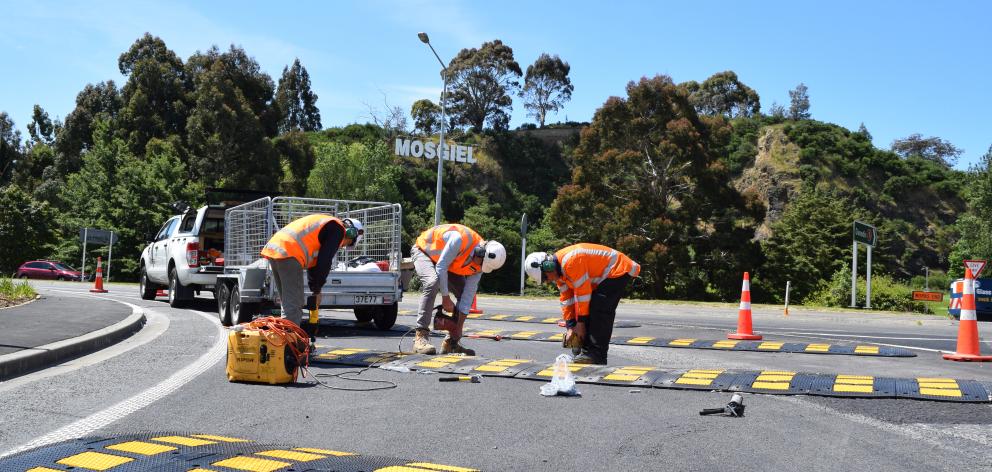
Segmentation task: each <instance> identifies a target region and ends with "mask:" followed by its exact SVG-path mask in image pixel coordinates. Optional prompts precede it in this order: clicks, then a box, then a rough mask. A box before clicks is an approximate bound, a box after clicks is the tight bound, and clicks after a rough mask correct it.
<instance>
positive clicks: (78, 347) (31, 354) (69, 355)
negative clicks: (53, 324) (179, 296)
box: [0, 308, 145, 381]
mask: <svg viewBox="0 0 992 472" xmlns="http://www.w3.org/2000/svg"><path fill="white" fill-rule="evenodd" d="M144 325H145V314H144V312H142V311H141V310H140V309H137V308H131V315H130V316H128V317H127V318H124V319H123V320H121V321H118V322H117V323H114V324H112V325H110V326H107V327H106V328H101V329H98V330H96V331H91V332H89V333H86V334H84V335H82V336H77V337H74V338H69V339H63V340H61V341H56V342H53V343H49V344H45V345H43V346H36V347H33V348H28V349H24V350H22V351H18V352H14V353H10V354H5V355H2V356H0V381H4V380H8V379H11V378H14V377H18V376H21V375H24V374H28V373H31V372H34V371H36V370H41V369H43V368H45V367H50V366H53V365H57V364H61V363H63V362H66V361H68V360H71V359H74V358H76V357H80V356H83V355H86V354H89V353H92V352H95V351H99V350H100V349H103V348H105V347H107V346H110V345H113V344H116V343H118V342H120V341H123V340H124V339H126V338H127V337H129V336H131V335H132V334H134V333H135V332H137V331H138V330H140V329H141V327H142V326H144Z"/></svg>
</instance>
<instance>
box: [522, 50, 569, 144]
mask: <svg viewBox="0 0 992 472" xmlns="http://www.w3.org/2000/svg"><path fill="white" fill-rule="evenodd" d="M570 70H571V66H569V65H568V63H567V62H565V61H562V60H561V58H559V57H558V55H557V54H556V55H554V56H551V55H548V54H547V53H543V54H541V56H540V57H538V58H537V60H536V61H534V63H533V64H531V65H529V66H527V75H526V76H525V78H524V87H523V90H521V91H520V96H521V97H523V99H524V108H526V109H527V110H530V113H528V114H529V115H530V116H533V117H535V118H537V121H538V123H539V124H540V125H541V127H542V128H543V127H544V121H545V119H546V118H547V116H548V112H557V111H558V110H560V109H561V108H562V107H563V106H565V102H567V101H569V100H571V99H572V91H573V90H575V87H573V86H572V80H571V79H569V78H568V72H569V71H570Z"/></svg>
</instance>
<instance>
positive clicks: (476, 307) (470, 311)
mask: <svg viewBox="0 0 992 472" xmlns="http://www.w3.org/2000/svg"><path fill="white" fill-rule="evenodd" d="M478 299H479V297H472V308H469V309H468V312H469V313H472V314H476V313H483V311H482V310H480V309H479V307H478V305H476V304H475V302H476V301H478Z"/></svg>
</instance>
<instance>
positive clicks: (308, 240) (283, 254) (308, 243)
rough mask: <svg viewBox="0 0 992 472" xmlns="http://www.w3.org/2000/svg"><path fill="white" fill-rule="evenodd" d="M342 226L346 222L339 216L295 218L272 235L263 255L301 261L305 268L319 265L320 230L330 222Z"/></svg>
mask: <svg viewBox="0 0 992 472" xmlns="http://www.w3.org/2000/svg"><path fill="white" fill-rule="evenodd" d="M332 222H333V223H334V224H337V225H340V226H341V229H342V231H343V230H344V223H342V222H341V220H340V219H339V218H336V217H333V216H330V215H320V214H316V215H307V216H304V217H303V218H300V219H297V220H293V221H291V222H290V223H289V224H287V225H286V226H283V227H282V229H280V230H279V231H278V232H276V234H274V235H272V238H270V239H269V242H268V244H266V245H265V247H264V248H262V256H264V257H267V258H269V259H289V258H290V257H292V258H294V259H296V260H298V261H300V265H301V266H303V268H304V269H311V268H313V267H314V266H315V265H317V254H318V252H319V251H320V240H319V239H318V238H319V237H320V230H321V228H323V227H324V225H326V224H328V223H332Z"/></svg>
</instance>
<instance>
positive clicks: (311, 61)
mask: <svg viewBox="0 0 992 472" xmlns="http://www.w3.org/2000/svg"><path fill="white" fill-rule="evenodd" d="M285 4H286V5H283V4H277V3H276V2H252V1H239V2H228V1H212V2H199V3H197V2H185V1H172V2H168V3H166V2H140V1H139V2H136V1H93V2H48V1H23V2H9V1H5V2H4V6H3V8H2V10H3V12H4V13H3V14H2V15H0V50H2V51H3V54H0V71H2V73H0V77H2V81H3V82H2V83H3V86H2V87H0V111H7V112H8V113H9V114H10V115H11V116H12V117H13V118H14V120H15V122H16V123H17V125H18V127H19V128H20V129H21V130H22V132H23V133H24V134H25V135H26V134H27V131H26V125H27V122H28V120H29V119H30V114H31V107H32V105H34V104H35V103H38V104H40V105H42V107H44V108H45V109H46V110H47V111H48V112H49V114H51V115H52V116H53V117H55V116H58V117H64V116H65V115H66V114H67V113H69V111H71V110H72V107H73V106H74V98H75V95H76V93H78V92H79V90H81V89H82V88H83V86H84V85H85V84H86V83H90V82H98V81H102V80H107V79H113V80H115V81H116V82H118V84H119V85H120V84H122V83H123V78H122V77H121V76H120V73H119V72H118V70H117V57H118V55H119V54H120V53H121V52H123V51H125V50H126V49H127V48H128V47H129V46H130V44H131V43H132V42H134V40H135V39H137V38H138V37H139V36H141V35H142V34H143V33H144V32H146V31H148V32H151V33H152V34H154V35H157V36H160V37H161V38H162V39H164V40H165V42H166V44H167V45H168V46H169V47H170V48H172V49H173V50H174V51H176V52H177V53H178V54H179V55H180V57H182V58H183V59H185V58H187V57H189V55H190V54H192V53H193V52H195V51H197V50H205V49H207V48H209V47H210V46H211V45H213V44H218V45H220V46H221V47H222V48H224V47H227V45H229V44H232V43H233V44H238V45H241V46H243V47H244V48H245V49H246V50H247V51H248V53H249V54H251V55H253V56H254V57H255V58H256V59H257V60H258V61H259V63H260V64H261V66H262V68H263V70H265V71H266V72H268V73H269V74H270V75H272V76H273V78H274V79H276V80H277V79H278V76H279V74H280V72H281V71H282V68H283V66H285V65H286V64H288V63H291V62H292V60H293V58H294V57H299V58H300V60H301V61H302V62H303V65H304V66H305V67H306V68H307V69H308V70H309V72H310V75H311V80H312V82H313V88H314V90H315V92H316V93H317V94H318V95H319V97H320V98H319V100H318V106H319V107H320V110H321V115H322V117H323V122H324V125H325V126H334V125H341V124H346V123H351V122H365V121H367V120H368V117H369V106H372V107H375V108H378V109H379V110H382V109H383V108H385V106H384V102H388V103H389V104H390V105H395V106H400V107H403V108H404V109H405V110H409V106H410V104H411V103H412V102H413V101H414V100H417V99H419V98H425V97H426V98H431V99H434V100H436V99H437V97H438V95H439V94H440V88H441V85H440V79H439V76H438V67H437V66H438V64H437V62H436V60H435V59H434V57H433V56H432V55H431V53H430V50H429V49H427V47H426V46H425V45H423V44H422V43H420V42H419V41H418V40H417V37H416V33H417V32H418V31H426V32H428V33H429V34H430V36H431V42H432V43H433V44H434V46H435V48H436V49H437V51H438V53H439V54H440V55H441V57H442V58H443V59H445V60H448V59H450V58H451V57H452V56H454V55H455V54H457V52H458V50H459V49H461V48H464V47H478V46H479V45H480V44H482V42H484V41H487V40H491V39H495V38H499V39H502V40H503V42H504V43H506V44H508V45H509V46H511V47H512V48H513V50H514V55H515V57H516V59H517V62H519V63H520V65H521V67H522V68H523V69H526V66H527V65H528V64H530V63H532V62H533V61H534V59H536V58H537V56H538V55H540V54H541V53H542V52H548V53H552V54H559V55H560V56H561V57H562V58H563V59H565V60H566V61H568V62H569V63H570V64H571V66H572V82H573V84H574V85H575V92H574V94H573V99H572V101H571V102H570V103H569V104H568V105H567V106H566V108H565V109H564V110H563V111H562V112H561V113H560V114H559V115H558V116H551V117H550V119H549V121H552V122H554V121H558V120H562V121H564V120H565V119H566V117H567V119H569V120H574V121H588V120H590V119H591V118H592V115H593V113H594V112H595V110H596V109H597V108H598V107H599V106H600V105H602V103H603V102H604V101H605V100H606V98H607V97H609V96H611V95H623V94H624V87H625V85H626V84H627V82H629V81H630V80H636V79H638V78H640V77H642V76H652V75H655V74H659V73H661V74H668V75H671V76H672V77H673V78H674V79H675V80H676V81H677V82H681V81H685V80H697V81H702V80H704V79H706V78H707V77H708V76H710V75H711V74H713V73H715V72H719V71H723V70H727V69H730V70H733V71H735V72H737V74H738V76H739V77H740V79H741V80H742V81H744V82H745V83H746V84H748V85H749V86H751V87H752V88H754V89H755V90H757V91H758V93H759V94H760V95H761V103H762V107H763V109H765V110H768V109H769V108H770V107H771V104H772V102H776V101H777V102H778V103H782V104H786V105H787V104H788V100H789V97H788V90H790V89H792V88H793V87H795V86H796V84H798V83H799V82H804V83H806V85H807V86H808V87H809V95H810V99H811V104H812V106H811V111H812V113H813V117H814V118H817V119H820V120H824V121H829V122H833V123H837V124H840V125H842V126H846V127H848V128H851V129H856V128H857V127H858V125H859V124H860V123H861V122H864V123H865V125H866V126H867V127H868V130H869V131H870V132H871V133H872V135H873V136H874V139H875V144H876V145H878V146H880V147H883V148H887V147H888V146H889V144H890V143H891V142H892V140H893V139H896V138H900V137H905V136H907V135H909V134H911V133H922V134H923V135H925V136H931V135H935V136H940V137H942V138H944V139H947V140H949V141H951V142H952V143H954V144H955V145H957V146H958V147H961V148H963V149H964V150H965V154H964V156H963V157H962V159H961V161H960V163H959V164H958V166H957V167H958V168H966V167H967V165H968V164H970V163H973V162H975V161H976V160H977V159H978V157H979V156H981V155H982V154H984V152H985V151H986V150H987V149H988V148H989V146H990V145H992V117H990V110H992V92H990V91H989V89H988V88H987V87H988V84H990V83H992V81H990V78H992V52H990V51H992V49H990V45H992V37H990V35H989V34H988V31H989V18H990V17H992V3H990V2H979V1H975V2H956V1H949V2H896V1H879V2H873V1H857V2H846V1H844V2H839V1H835V2H815V3H813V2H806V4H804V2H760V3H759V2H740V1H736V2H730V1H727V2H685V1H682V2H647V1H645V2H633V1H622V0H614V1H610V2H602V1H596V2H592V1H590V2H582V1H569V2H563V1H500V2H483V1H472V2H469V1H379V0H372V1H361V2H343V1H339V2H326V1H325V2H285ZM287 5H293V6H287ZM528 121H533V119H531V118H528V117H527V116H526V114H525V111H524V109H523V106H522V104H521V103H520V102H519V100H517V101H515V103H514V110H513V121H512V122H511V126H514V127H515V126H517V125H519V124H521V123H524V122H528Z"/></svg>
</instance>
